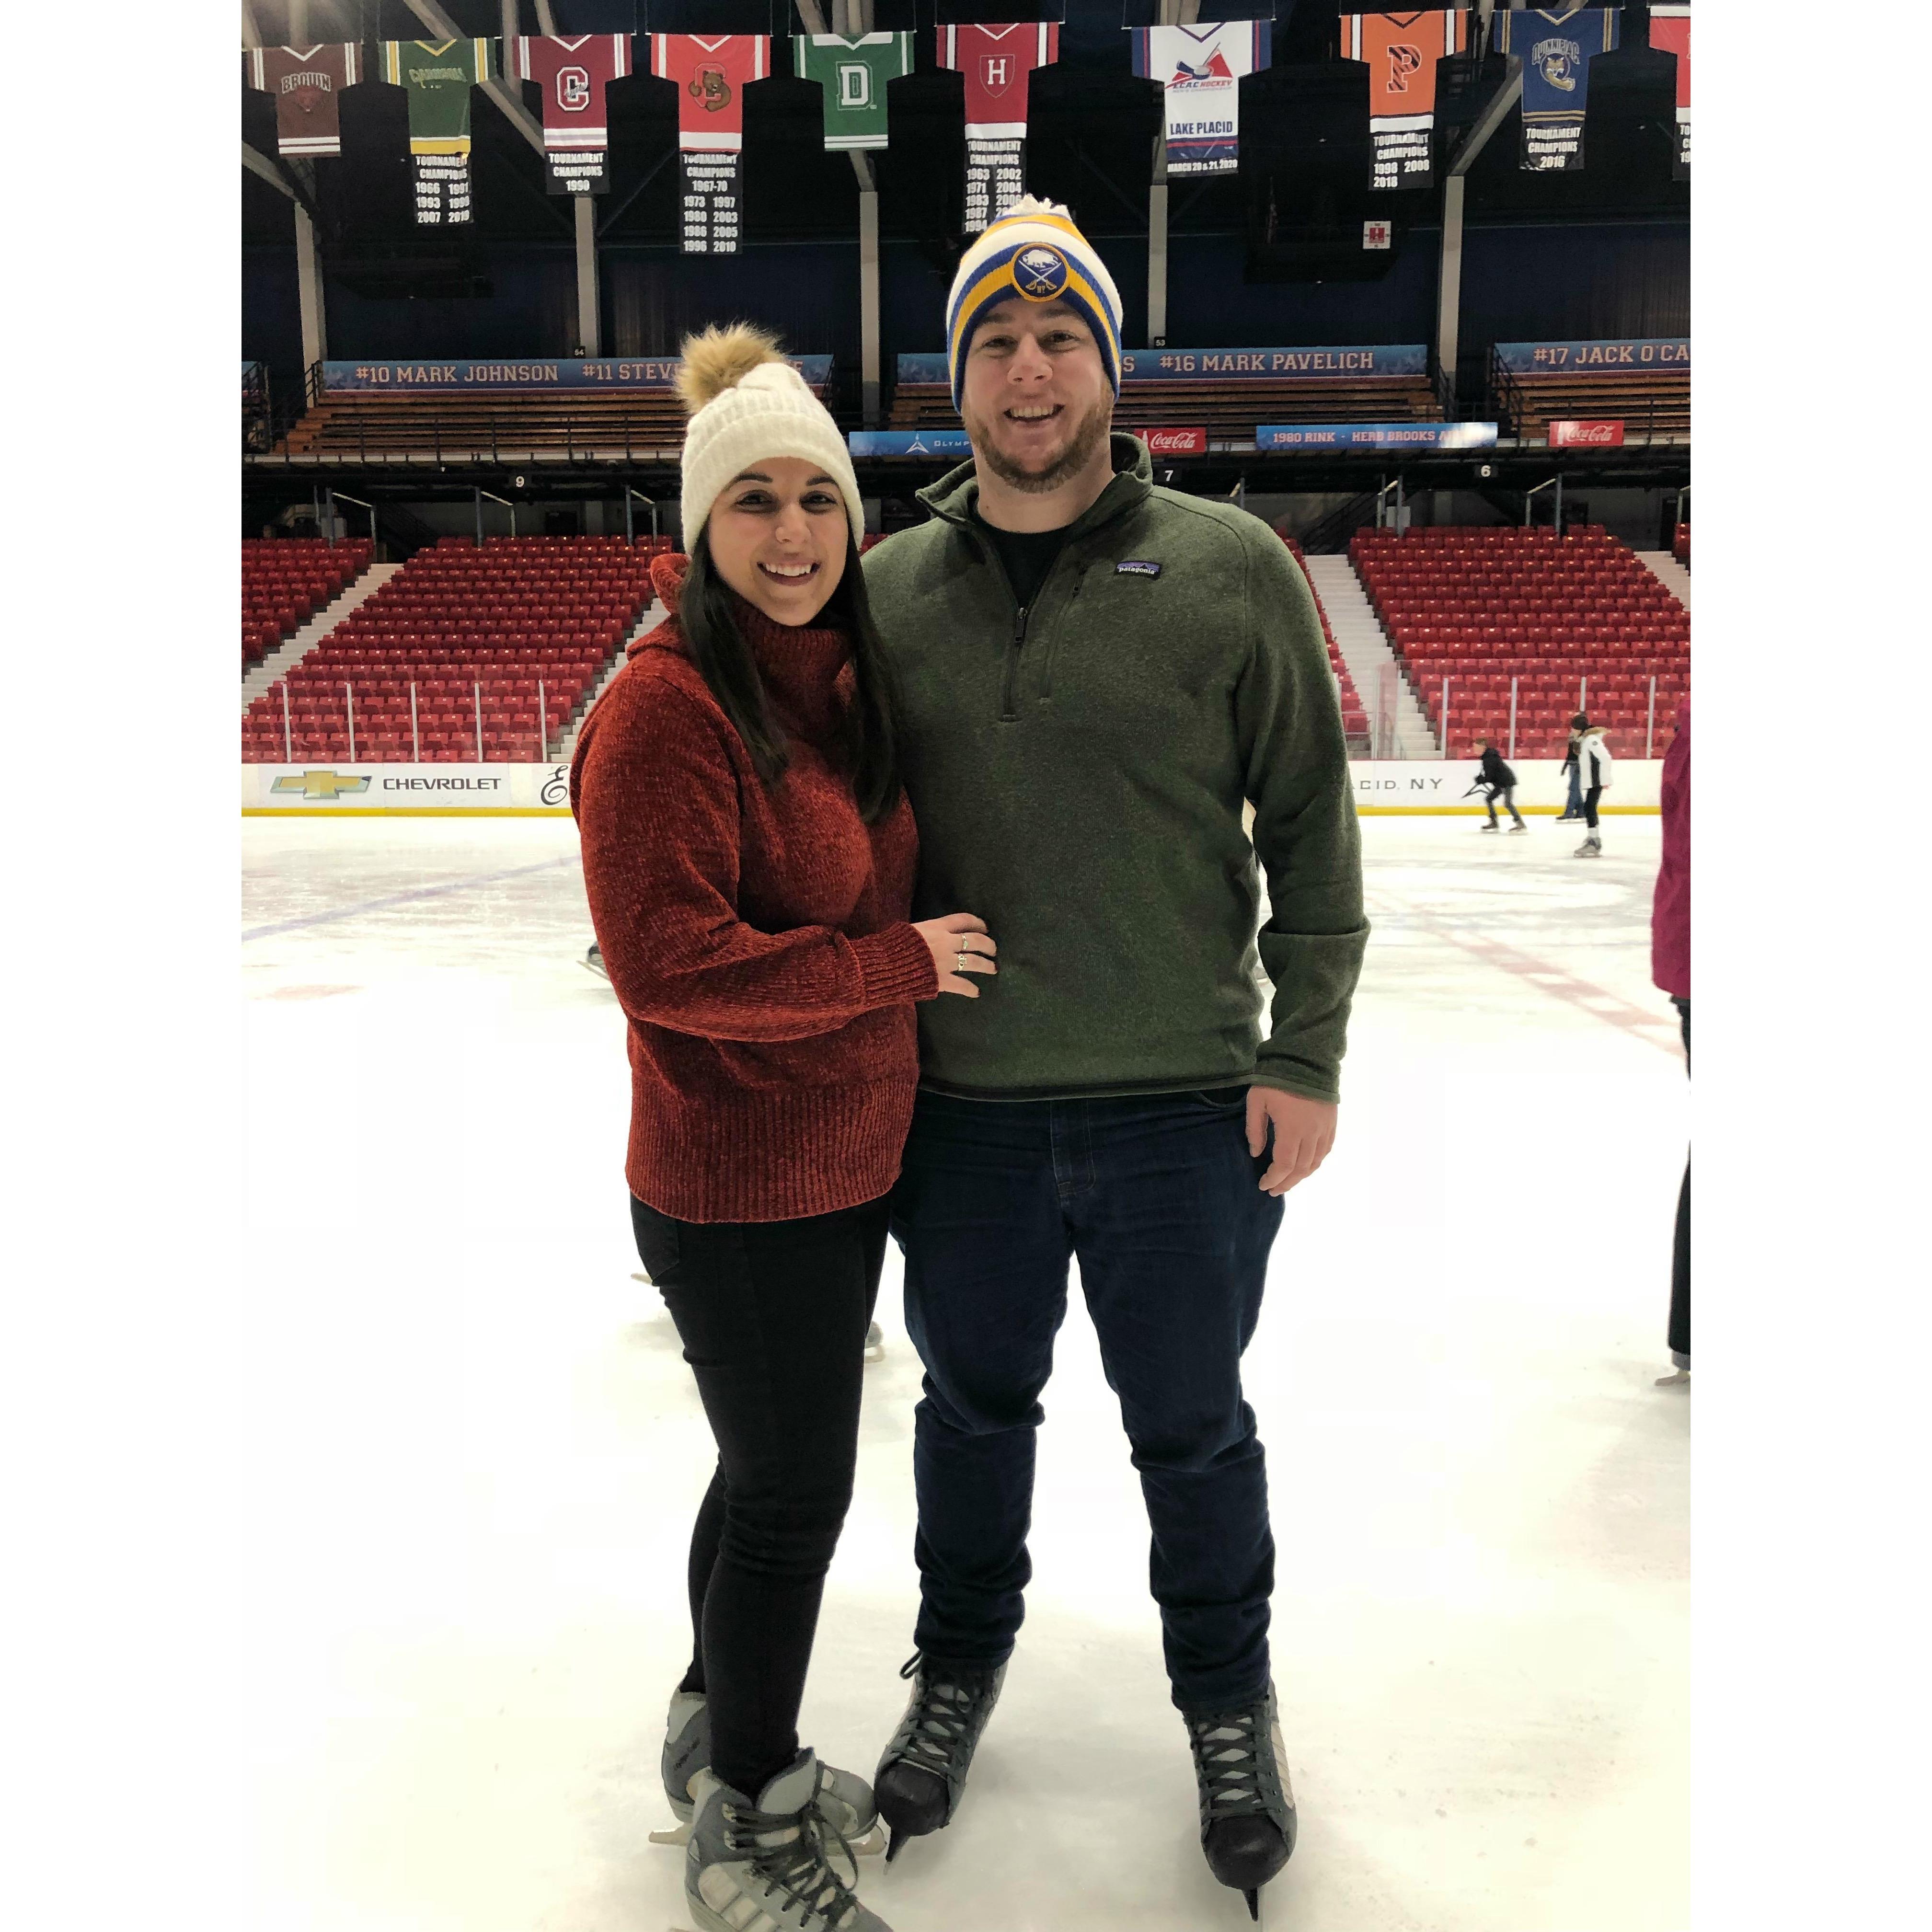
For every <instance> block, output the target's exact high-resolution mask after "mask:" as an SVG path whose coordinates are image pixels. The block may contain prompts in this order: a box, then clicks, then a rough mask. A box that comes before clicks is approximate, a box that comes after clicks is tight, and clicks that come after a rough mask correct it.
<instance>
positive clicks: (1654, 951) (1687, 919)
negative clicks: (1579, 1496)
mask: <svg viewBox="0 0 1932 1932" xmlns="http://www.w3.org/2000/svg"><path fill="white" fill-rule="evenodd" d="M1661 803H1662V807H1663V812H1664V860H1663V863H1662V864H1661V865H1660V866H1659V867H1658V873H1657V892H1656V895H1655V897H1654V898H1653V899H1652V901H1651V910H1650V962H1651V964H1650V976H1651V977H1652V980H1654V981H1655V983H1657V985H1658V986H1659V987H1660V988H1661V989H1662V990H1663V991H1664V992H1667V993H1668V994H1669V995H1670V1003H1671V1004H1672V1005H1673V1006H1674V1007H1676V1009H1677V1012H1678V1016H1679V1019H1680V1020H1681V1021H1682V1024H1683V1028H1684V1065H1685V1070H1686V1071H1687V1072H1688V1070H1689V1069H1690V1065H1691V707H1690V706H1689V705H1688V704H1687V705H1685V706H1684V707H1683V709H1682V710H1680V711H1679V712H1678V714H1677V728H1676V732H1675V733H1674V735H1673V737H1672V739H1671V741H1670V750H1669V751H1667V752H1666V753H1665V754H1664V786H1663V790H1662V793H1661ZM1670 1359H1671V1361H1673V1363H1675V1364H1676V1369H1675V1370H1674V1372H1673V1373H1671V1374H1670V1375H1667V1376H1661V1377H1660V1378H1659V1379H1658V1387H1659V1388H1664V1387H1667V1386H1669V1385H1674V1384H1677V1383H1682V1382H1688V1381H1689V1380H1690V1379H1691V1163H1690V1161H1689V1159H1688V1157H1687V1158H1686V1160H1685V1163H1684V1184H1683V1186H1682V1187H1681V1188H1680V1189H1679V1190H1678V1196H1677V1236H1676V1242H1675V1244H1673V1249H1672V1253H1671V1261H1670Z"/></svg>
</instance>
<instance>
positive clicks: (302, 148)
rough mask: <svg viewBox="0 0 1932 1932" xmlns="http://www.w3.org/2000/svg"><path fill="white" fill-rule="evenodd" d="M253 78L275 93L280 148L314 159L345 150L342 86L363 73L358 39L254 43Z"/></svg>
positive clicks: (248, 59) (248, 53) (250, 55)
mask: <svg viewBox="0 0 1932 1932" xmlns="http://www.w3.org/2000/svg"><path fill="white" fill-rule="evenodd" d="M242 60H243V62H244V63H245V65H246V68H247V70H248V84H249V86H251V87H257V88H260V89H261V90H262V92H263V93H264V94H272V95H274V96H275V151H276V153H278V154H290V155H296V156H299V157H305V158H307V159H308V160H314V159H315V157H317V156H318V155H321V154H341V151H342V90H343V89H344V88H345V87H353V86H355V85H356V83H357V82H358V81H359V80H361V79H362V50H361V49H359V47H358V46H356V43H355V42H354V41H353V40H346V41H338V42H337V43H335V45H334V46H320V47H249V48H246V49H244V51H243V52H242Z"/></svg>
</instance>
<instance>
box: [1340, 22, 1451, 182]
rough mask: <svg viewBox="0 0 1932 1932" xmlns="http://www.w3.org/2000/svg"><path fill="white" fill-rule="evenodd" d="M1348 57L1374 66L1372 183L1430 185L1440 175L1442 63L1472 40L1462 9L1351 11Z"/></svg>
mask: <svg viewBox="0 0 1932 1932" xmlns="http://www.w3.org/2000/svg"><path fill="white" fill-rule="evenodd" d="M1341 26H1342V58H1343V59H1344V60H1352V61H1363V62H1366V63H1367V66H1368V70H1369V138H1370V142H1371V143H1372V144H1373V149H1374V153H1373V158H1372V160H1371V161H1370V175H1369V185H1370V187H1379V188H1394V187H1428V186H1429V185H1430V183H1431V182H1433V181H1434V180H1435V178H1436V164H1435V142H1434V136H1435V129H1436V62H1438V61H1439V60H1440V59H1442V58H1443V56H1444V55H1445V54H1460V53H1461V52H1463V50H1464V49H1466V47H1467V46H1468V45H1469V14H1468V13H1466V11H1465V10H1463V8H1462V7H1441V8H1438V9H1436V10H1433V11H1431V12H1428V13H1345V14H1343V16H1342V23H1341Z"/></svg>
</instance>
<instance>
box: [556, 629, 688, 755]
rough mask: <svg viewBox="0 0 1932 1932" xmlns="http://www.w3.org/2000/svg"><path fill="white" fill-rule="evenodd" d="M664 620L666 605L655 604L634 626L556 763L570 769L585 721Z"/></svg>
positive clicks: (562, 745)
mask: <svg viewBox="0 0 1932 1932" xmlns="http://www.w3.org/2000/svg"><path fill="white" fill-rule="evenodd" d="M662 622H664V606H663V605H662V604H658V603H652V604H649V606H648V607H646V610H645V611H644V614H643V616H641V617H640V618H639V619H637V622H636V623H635V624H634V625H632V627H631V633H630V634H629V636H628V637H625V640H624V644H623V648H622V649H621V650H619V652H618V653H617V655H616V656H615V657H614V658H612V659H611V660H610V665H609V667H608V668H607V670H605V671H604V674H603V676H601V677H600V678H598V680H597V682H596V685H595V687H594V688H593V689H592V691H591V693H590V695H589V697H586V699H585V700H583V703H582V704H581V705H580V706H578V708H577V713H576V715H575V716H574V717H573V718H571V721H570V724H569V726H568V728H567V729H566V730H565V732H564V734H563V736H562V739H561V741H560V742H559V744H558V745H557V748H556V763H559V764H565V765H567V764H568V763H570V761H571V759H572V758H573V757H575V756H576V755H577V734H578V733H580V731H581V730H583V721H584V719H585V718H588V717H589V715H590V709H591V706H592V705H594V704H595V703H596V702H597V700H598V699H599V698H600V697H602V696H603V695H604V692H605V691H608V690H609V689H610V680H611V679H613V677H615V676H616V675H617V673H619V671H620V670H622V669H623V668H624V667H625V665H626V664H628V663H629V662H630V661H631V646H632V645H633V644H634V643H636V642H637V640H638V639H639V638H640V637H648V636H649V634H650V633H651V632H652V631H655V629H656V628H657V627H658V625H660V624H661V623H662Z"/></svg>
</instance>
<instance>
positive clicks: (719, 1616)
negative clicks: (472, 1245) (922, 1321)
mask: <svg viewBox="0 0 1932 1932" xmlns="http://www.w3.org/2000/svg"><path fill="white" fill-rule="evenodd" d="M631 1225H632V1227H633V1229H634V1231H635V1232H636V1235H637V1253H638V1254H639V1255H640V1256H641V1257H642V1258H643V1264H644V1268H645V1271H646V1273H647V1274H649V1276H650V1277H651V1280H652V1283H654V1284H655V1286H656V1288H657V1289H658V1292H659V1293H660V1294H661V1295H662V1296H663V1297H664V1303H665V1305H666V1306H667V1307H668V1308H669V1309H670V1316H671V1319H672V1321H673V1322H675V1323H676V1325H677V1332H678V1334H679V1337H681V1338H682V1341H683V1343H684V1359H685V1361H687V1362H688V1363H689V1364H691V1373H693V1374H694V1376H696V1377H697V1391H698V1394H699V1396H700V1397H701V1398H702V1400H703V1403H704V1412H705V1415H706V1418H708V1419H709V1421H710V1424H711V1433H712V1436H714V1437H715V1439H716V1441H717V1444H718V1467H717V1469H716V1471H715V1472H714V1474H713V1475H712V1478H711V1487H710V1488H709V1490H706V1492H705V1496H704V1500H703V1503H702V1504H701V1505H700V1506H699V1508H698V1512H697V1524H696V1526H695V1527H694V1529H693V1530H692V1532H691V1559H690V1565H689V1569H688V1584H689V1589H690V1594H691V1652H692V1655H691V1669H690V1670H689V1671H688V1673H686V1674H685V1679H684V1682H683V1685H682V1687H681V1688H683V1689H685V1690H688V1691H703V1693H704V1694H705V1695H706V1697H707V1698H708V1699H709V1706H710V1718H711V1766H712V1770H713V1771H714V1772H716V1774H717V1775H718V1777H719V1778H721V1780H722V1781H724V1783H725V1784H728V1785H730V1786H732V1787H733V1788H734V1789H736V1790H739V1791H742V1792H743V1793H745V1794H746V1795H747V1796H751V1797H754V1798H755V1797H756V1796H757V1793H758V1791H759V1790H760V1787H762V1786H763V1785H764V1784H766V1782H767V1781H769V1779H771V1778H772V1777H774V1776H775V1775H776V1774H777V1773H778V1772H780V1771H782V1770H783V1769H784V1768H785V1766H787V1765H788V1764H790V1762H791V1761H792V1760H793V1758H794V1757H796V1755H797V1754H798V1707H799V1699H800V1698H801V1697H802V1696H803V1694H804V1691H805V1668H806V1666H807V1665H808V1664H809V1663H810V1662H811V1640H812V1636H813V1634H814V1631H816V1629H817V1624H818V1605H819V1599H820V1596H821V1595H823V1591H824V1588H825V1573H826V1570H827V1568H829V1566H830V1565H831V1562H832V1551H833V1550H835V1548H836V1547H837V1545H838V1532H839V1531H840V1529H841V1528H842V1527H843V1526H844V1521H845V1511H846V1508H847V1505H849V1504H850V1502H851V1499H852V1476H853V1466H854V1464H855V1463H856V1460H857V1457H858V1442H859V1393H860V1385H861V1383H862V1380H863V1377H864V1373H865V1370H864V1355H865V1329H866V1327H867V1325H868V1323H869V1322H871V1319H872V1304H873V1303H874V1301H875V1300H876V1299H877V1295H878V1292H879V1271H880V1268H881V1266H882V1265H883V1262H884V1259H885V1252H886V1202H885V1199H884V1198H883V1196H882V1197H881V1198H880V1199H878V1200H877V1201H871V1202H867V1203H865V1205H864V1206H862V1207H859V1208H842V1209H841V1210H840V1211H838V1212H837V1213H835V1214H815V1215H811V1216H809V1217H806V1218H805V1219H803V1220H793V1221H740V1222H695V1221H678V1220H673V1219H672V1218H671V1217H670V1216H669V1215H667V1214H659V1213H658V1211H657V1210H656V1209H655V1208H649V1207H646V1205H644V1203H643V1202H641V1201H639V1200H637V1199H632V1201H631Z"/></svg>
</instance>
